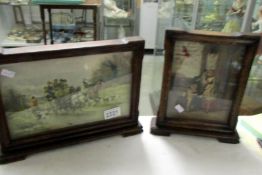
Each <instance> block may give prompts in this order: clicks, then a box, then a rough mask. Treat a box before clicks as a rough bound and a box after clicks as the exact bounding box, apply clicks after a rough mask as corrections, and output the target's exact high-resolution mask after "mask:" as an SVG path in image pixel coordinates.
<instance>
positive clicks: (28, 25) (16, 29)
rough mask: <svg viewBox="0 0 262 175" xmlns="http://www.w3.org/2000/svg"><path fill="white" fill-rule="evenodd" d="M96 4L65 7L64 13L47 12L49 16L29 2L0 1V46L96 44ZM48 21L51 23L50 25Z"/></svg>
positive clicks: (97, 13) (58, 10) (97, 28)
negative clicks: (94, 41) (91, 42)
mask: <svg viewBox="0 0 262 175" xmlns="http://www.w3.org/2000/svg"><path fill="white" fill-rule="evenodd" d="M97 2H98V1H97V0H92V1H91V0H90V1H88V3H85V4H81V5H75V6H77V7H75V8H71V7H72V5H70V6H69V5H64V7H65V8H64V9H62V8H58V9H50V10H49V11H48V12H50V13H44V12H43V14H41V13H40V12H41V11H40V10H39V7H41V6H42V5H38V4H33V3H31V1H30V0H22V1H19V0H12V1H7V0H0V23H3V24H6V25H1V26H0V46H1V47H23V46H30V45H42V44H50V43H51V44H52V43H68V42H83V41H93V40H98V38H99V35H98V34H99V33H98V32H97V31H99V22H97V20H98V19H99V12H98V8H100V4H99V3H97ZM52 5H54V4H52ZM45 6H48V4H45ZM55 6H57V5H55ZM80 6H81V7H80ZM82 6H85V8H82ZM87 6H88V7H91V8H86V7H87ZM78 7H79V8H78ZM93 7H94V8H93ZM92 10H93V11H94V12H93V11H92ZM43 16H44V20H43ZM50 20H51V21H52V22H53V23H52V24H51V25H50ZM43 26H45V28H44V27H43ZM50 29H52V32H50ZM97 33H98V34H97ZM51 34H52V35H51ZM51 36H52V37H51Z"/></svg>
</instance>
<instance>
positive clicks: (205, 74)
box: [151, 30, 260, 143]
mask: <svg viewBox="0 0 262 175" xmlns="http://www.w3.org/2000/svg"><path fill="white" fill-rule="evenodd" d="M259 41H260V36H258V35H240V34H236V35H234V34H233V35H229V34H221V33H215V32H200V31H195V32H185V31H179V30H167V31H166V40H165V66H164V76H163V84H162V92H161V100H160V107H159V111H158V115H157V118H154V119H153V120H152V123H151V125H152V126H151V133H152V134H155V135H164V136H168V135H170V134H171V133H182V134H191V135H197V136H208V137H214V138H217V139H218V140H219V141H221V142H225V143H238V142H239V136H238V134H237V131H236V124H237V118H238V112H239V107H240V104H241V100H242V97H243V94H244V91H245V87H246V83H247V80H248V76H249V71H250V68H251V65H252V61H253V59H254V58H255V55H256V51H257V48H258V45H259Z"/></svg>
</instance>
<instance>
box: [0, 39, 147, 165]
mask: <svg viewBox="0 0 262 175" xmlns="http://www.w3.org/2000/svg"><path fill="white" fill-rule="evenodd" d="M143 54H144V40H142V39H141V38H139V37H131V38H125V39H122V40H108V41H94V42H87V43H77V44H63V45H53V46H51V45H48V46H36V47H25V48H15V49H7V50H2V51H1V54H0V69H1V75H0V90H1V91H0V92H1V93H0V94H1V96H0V134H1V148H2V149H1V150H2V155H1V157H0V163H9V162H12V161H17V160H22V159H24V158H25V157H26V156H27V155H29V154H32V153H36V152H40V151H45V150H49V149H53V148H58V147H61V146H67V145H72V144H76V143H80V142H83V141H91V140H95V139H98V138H103V137H107V136H112V135H117V134H120V135H123V136H129V135H134V134H138V133H141V132H142V126H141V125H140V124H139V122H138V116H139V111H138V104H139V93H140V81H141V69H142V60H143Z"/></svg>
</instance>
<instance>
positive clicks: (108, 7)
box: [101, 0, 139, 39]
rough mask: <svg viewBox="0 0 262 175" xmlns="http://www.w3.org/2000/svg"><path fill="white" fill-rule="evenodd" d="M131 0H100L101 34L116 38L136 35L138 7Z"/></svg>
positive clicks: (104, 36)
mask: <svg viewBox="0 0 262 175" xmlns="http://www.w3.org/2000/svg"><path fill="white" fill-rule="evenodd" d="M136 3H137V2H136V1H133V0H102V10H101V13H102V14H101V16H102V24H101V29H102V30H101V36H102V38H103V39H117V38H123V37H127V36H135V35H138V32H137V30H138V15H139V14H138V7H137V4H136Z"/></svg>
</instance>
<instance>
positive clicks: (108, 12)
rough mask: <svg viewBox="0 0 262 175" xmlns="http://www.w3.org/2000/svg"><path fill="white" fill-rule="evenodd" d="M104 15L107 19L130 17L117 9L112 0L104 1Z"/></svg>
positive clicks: (127, 13) (125, 12)
mask: <svg viewBox="0 0 262 175" xmlns="http://www.w3.org/2000/svg"><path fill="white" fill-rule="evenodd" d="M104 6H105V7H104V15H105V17H109V18H127V17H129V16H130V15H131V13H130V12H127V11H125V10H123V9H120V8H118V7H117V4H116V2H115V1H114V0H104Z"/></svg>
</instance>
